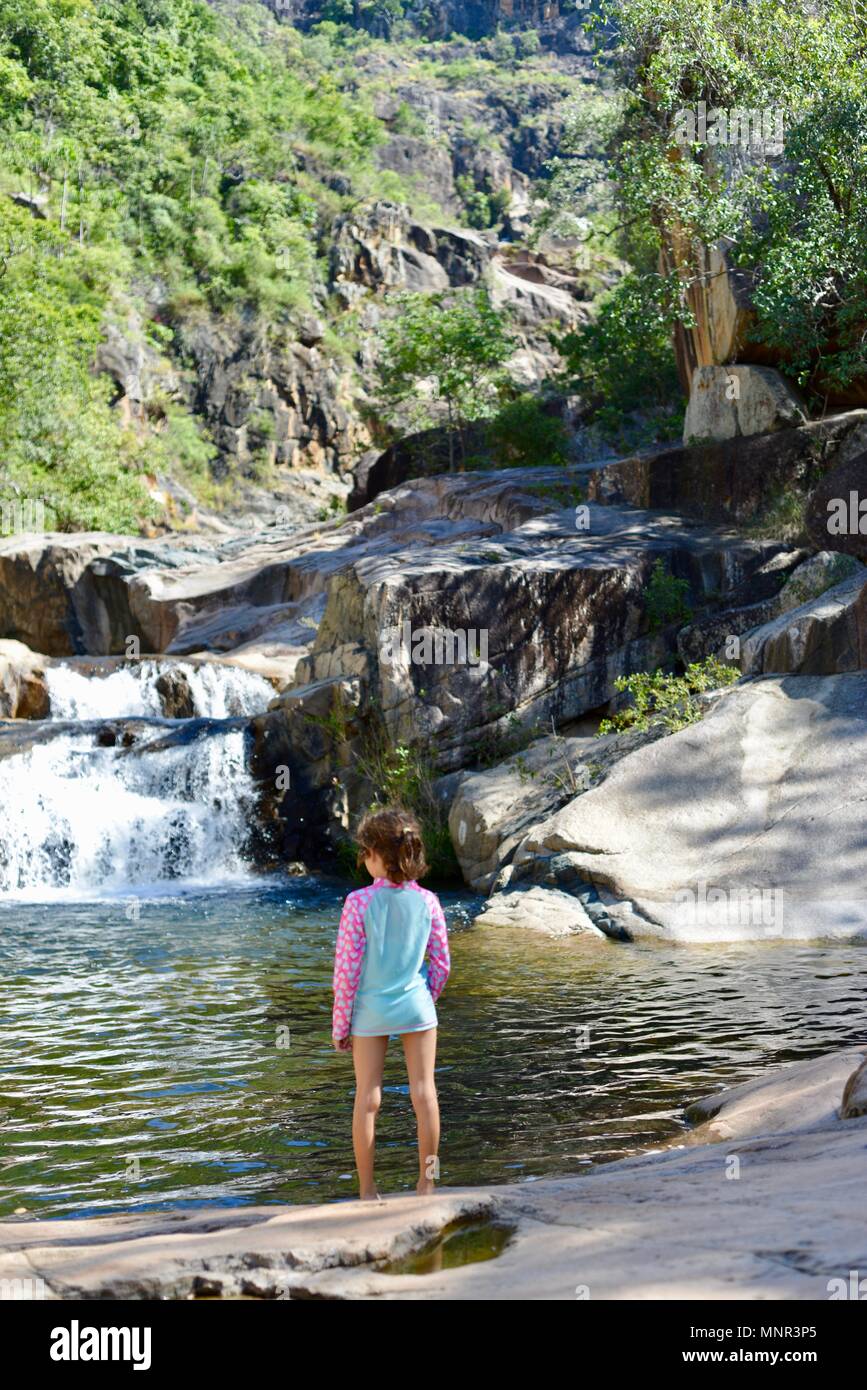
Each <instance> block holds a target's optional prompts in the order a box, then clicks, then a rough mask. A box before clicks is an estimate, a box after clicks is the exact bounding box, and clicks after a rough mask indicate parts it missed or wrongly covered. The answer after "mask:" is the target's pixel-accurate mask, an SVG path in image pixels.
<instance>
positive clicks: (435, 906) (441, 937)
mask: <svg viewBox="0 0 867 1390" xmlns="http://www.w3.org/2000/svg"><path fill="white" fill-rule="evenodd" d="M427 959H428V970H427V981H428V984H429V986H430V992H431V994H432V995H433V997H434V1000H437V999H439V997H440V995H441V994H442V992H443V990H444V989H445V984H446V980H447V979H448V978H449V971H450V970H451V967H452V963H451V957H450V955H449V938H448V932H447V931H446V919H445V917H444V916H443V910H442V908H441V907H440V900H439V898H437V897H436V896H435V895H434V894H433V893H431V922H430V937H429V938H428V943H427Z"/></svg>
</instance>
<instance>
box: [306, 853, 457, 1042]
mask: <svg viewBox="0 0 867 1390" xmlns="http://www.w3.org/2000/svg"><path fill="white" fill-rule="evenodd" d="M425 955H427V958H428V959H427V962H425ZM450 968H451V961H450V958H449V941H448V936H447V934H446V919H445V917H444V916H443V910H442V908H441V907H440V902H439V898H438V897H437V896H436V894H435V893H431V892H429V891H428V889H427V888H421V887H420V886H419V885H418V884H417V883H416V882H415V880H414V879H411V880H409V881H408V882H407V883H400V884H395V883H391V882H389V880H388V879H387V878H377V879H374V881H373V883H372V884H371V885H370V887H369V888H358V889H357V890H356V891H355V892H354V893H350V894H349V895H348V897H347V899H346V902H345V903H344V904H343V912H342V914H341V917H340V926H339V927H338V930H337V946H336V948H335V952H334V980H333V986H334V1010H333V1013H332V1022H331V1032H332V1034H333V1036H334V1037H335V1038H346V1037H348V1036H349V1034H350V1033H355V1034H356V1035H357V1036H358V1037H365V1038H369V1037H383V1036H390V1035H391V1034H392V1033H421V1032H423V1031H424V1030H425V1029H427V1028H436V1026H437V1011H436V1009H435V1008H434V1001H435V1000H436V999H438V998H439V996H440V994H441V993H442V991H443V987H444V986H445V982H446V980H447V979H448V977H449V969H450Z"/></svg>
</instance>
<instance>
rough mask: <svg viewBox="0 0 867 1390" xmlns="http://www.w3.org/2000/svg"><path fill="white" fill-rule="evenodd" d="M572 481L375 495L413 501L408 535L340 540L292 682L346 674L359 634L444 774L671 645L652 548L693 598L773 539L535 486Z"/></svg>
mask: <svg viewBox="0 0 867 1390" xmlns="http://www.w3.org/2000/svg"><path fill="white" fill-rule="evenodd" d="M548 477H550V478H551V481H550V482H548V481H547V478H548ZM567 479H568V475H564V472H563V470H560V471H559V472H555V471H553V470H526V471H524V470H508V471H504V472H501V473H488V474H482V475H476V476H473V475H456V476H453V477H438V478H430V479H421V480H416V481H415V482H413V483H412V484H407V485H405V486H404V487H402V488H398V489H397V490H396V491H395V492H393V493H391V494H388V502H387V503H386V502H385V499H381V500H382V501H383V503H384V505H388V506H389V510H390V511H392V512H394V511H397V510H398V509H399V508H405V507H407V505H408V504H410V503H413V504H414V507H415V515H416V517H417V518H418V520H417V521H416V523H415V525H414V526H412V525H410V524H408V522H409V518H408V517H407V518H406V520H405V521H404V523H403V524H404V531H403V536H402V538H401V539H402V540H403V545H399V546H395V545H394V544H392V546H391V547H390V548H389V549H388V550H387V551H380V550H377V551H376V552H373V551H371V552H369V553H367V554H365V555H362V556H360V557H359V558H358V559H353V558H352V556H351V553H350V552H349V551H348V549H347V550H346V551H344V555H345V557H346V559H347V560H348V561H349V563H348V564H347V565H346V568H344V569H343V570H341V571H340V572H339V573H336V574H335V575H334V576H333V578H332V579H331V582H330V584H329V587H328V596H327V602H326V608H325V614H324V616H323V619H322V622H321V623H320V625H319V628H318V630H317V634H316V638H315V641H314V644H313V647H312V650H311V653H310V655H309V657H305V658H304V659H303V660H302V661H301V662H300V663H299V666H298V671H297V676H296V679H297V681H298V683H299V684H300V683H308V682H311V681H316V680H319V679H322V678H324V677H326V676H336V675H340V674H346V673H347V672H346V669H345V666H344V662H345V660H346V659H350V658H351V659H352V660H353V661H354V660H355V659H356V657H355V653H356V652H357V648H358V646H359V644H360V645H361V647H362V648H363V649H364V651H365V652H367V653H368V655H369V657H370V658H371V662H372V670H371V679H372V681H373V684H374V687H375V691H376V699H377V707H378V710H379V712H380V716H381V718H382V721H383V724H384V726H385V730H386V733H387V737H388V740H389V742H390V743H391V744H393V745H398V744H403V743H410V744H412V743H415V744H420V745H422V746H426V747H429V748H430V749H431V750H433V751H434V753H435V757H436V759H437V763H438V766H439V768H440V770H441V771H448V770H451V769H454V768H457V767H462V766H466V765H467V763H470V762H476V761H477V760H478V759H479V757H480V755H485V754H488V755H491V754H494V755H496V752H497V749H498V746H501V745H502V742H503V740H504V739H505V738H508V737H514V735H515V733H516V732H517V730H516V727H515V726H516V724H517V725H518V726H519V727H520V729H521V730H523V732H524V734H525V735H526V734H527V733H528V732H531V731H533V730H535V731H541V730H542V729H544V728H546V727H550V723H551V720H552V719H554V721H555V723H556V724H557V725H558V726H559V725H562V724H564V723H566V722H567V721H569V720H572V719H577V718H579V717H580V716H581V715H583V714H585V713H586V712H587V711H589V710H592V709H595V708H596V707H598V706H600V705H603V704H605V703H607V702H608V701H609V700H610V699H611V698H612V696H613V695H614V693H615V689H614V681H615V679H616V678H617V677H618V676H620V675H623V674H625V673H627V672H631V671H636V670H652V669H655V668H656V667H657V666H658V665H660V664H661V663H662V662H664V661H665V660H666V659H667V658H668V656H669V655H670V654H671V653H672V652H673V650H674V643H675V638H676V628H677V624H674V625H673V626H672V627H671V628H670V629H665V630H660V631H653V630H652V628H651V624H650V620H649V615H648V607H647V592H648V586H649V584H650V582H651V576H652V574H653V571H654V567H655V565H656V564H657V562H658V561H660V560H661V561H663V563H664V564H666V565H667V567H668V568H669V569H670V570H671V571H672V572H673V573H674V574H675V575H677V576H679V577H681V578H682V579H684V580H685V581H686V582H687V584H688V585H689V586H690V588H691V589H692V591H693V592H694V593H695V594H697V595H699V594H702V593H705V592H710V591H713V592H716V593H725V592H727V591H728V590H729V589H730V588H732V587H733V586H735V585H737V584H738V583H740V582H741V581H742V580H743V579H744V578H745V577H746V576H747V575H748V574H749V573H751V572H752V570H753V569H756V568H758V567H759V566H760V565H762V564H763V563H764V562H765V561H767V560H768V559H769V558H770V557H771V556H772V555H773V554H775V553H776V552H777V551H778V550H779V549H780V548H781V547H780V546H779V545H778V544H777V543H775V542H755V541H749V540H745V539H743V538H741V537H738V536H736V535H733V534H732V533H730V532H717V531H715V530H713V529H710V528H703V527H698V526H695V525H691V524H685V525H684V524H682V523H681V522H679V521H678V520H677V519H676V518H673V517H670V516H655V515H648V514H647V513H644V512H639V511H635V510H633V509H629V508H620V507H615V506H605V507H601V506H597V505H595V504H592V503H591V504H589V505H588V506H587V507H586V508H585V507H584V504H583V503H580V504H579V511H580V515H579V514H578V512H576V508H575V506H572V505H567V506H559V507H558V506H556V505H554V506H552V504H551V502H550V501H549V500H547V498H546V497H545V495H544V494H545V493H546V492H549V491H550V492H553V493H555V494H556V493H557V490H558V489H560V490H561V491H562V490H564V489H566V490H568V486H569V484H568V481H567ZM534 489H539V492H537V493H536V494H535V495H534V491H533V490H534ZM540 493H541V495H540ZM579 496H580V494H579ZM564 500H565V499H564ZM423 503H424V504H426V508H425V510H426V511H427V512H428V518H429V519H424V520H423V519H422V516H421V515H419V513H420V509H421V504H423ZM367 510H368V509H365V511H367ZM431 513H433V515H431ZM356 515H357V516H358V517H359V518H363V517H364V516H365V512H360V513H357V514H356ZM446 518H449V520H448V522H447V524H446V527H445V529H444V527H443V522H444V520H445V519H446ZM482 521H485V522H489V523H493V524H492V525H491V529H490V530H489V531H488V535H489V536H491V539H490V540H488V539H483V536H484V531H483V530H482V528H481V527H480V526H479V524H478V523H479V522H482ZM461 522H462V523H463V526H464V529H463V531H461V528H460V523H461ZM434 546H435V547H436V550H437V559H436V563H434V562H433V561H432V557H431V550H432V548H433V547H434ZM543 614H544V633H543V631H542V629H541V627H540V623H541V621H542V619H541V615H543ZM446 638H447V639H448V647H447V649H443V650H442V652H441V654H440V655H438V654H437V649H436V647H435V645H434V644H435V642H436V641H437V640H443V639H446ZM461 642H463V643H464V644H465V646H466V654H463V655H461V654H460V644H461ZM456 652H457V653H459V654H458V655H457V656H456V655H454V653H456ZM449 653H451V654H452V655H450V654H449ZM353 673H354V672H353Z"/></svg>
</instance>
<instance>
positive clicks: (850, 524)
mask: <svg viewBox="0 0 867 1390" xmlns="http://www.w3.org/2000/svg"><path fill="white" fill-rule="evenodd" d="M806 526H807V532H808V535H809V537H810V539H811V540H812V542H813V544H814V545H817V546H819V547H820V548H821V549H825V550H838V551H844V552H845V553H846V554H849V555H857V556H858V557H859V558H860V559H862V560H864V559H867V452H864V453H860V454H857V455H856V456H855V457H854V458H847V459H842V460H841V461H840V462H839V463H837V464H836V465H835V466H834V467H833V468H831V469H830V470H829V471H828V472H827V473H826V474H825V476H824V478H822V480H821V482H820V483H819V484H818V486H817V487H816V488H815V490H814V492H813V493H812V495H811V497H810V501H809V503H808V506H807V515H806Z"/></svg>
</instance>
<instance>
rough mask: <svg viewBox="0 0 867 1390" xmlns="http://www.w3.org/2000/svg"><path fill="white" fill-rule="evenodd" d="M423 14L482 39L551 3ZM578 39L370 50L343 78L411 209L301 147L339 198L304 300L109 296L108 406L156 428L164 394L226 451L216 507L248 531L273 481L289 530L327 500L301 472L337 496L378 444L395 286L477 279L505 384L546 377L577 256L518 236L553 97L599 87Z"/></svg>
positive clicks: (541, 171)
mask: <svg viewBox="0 0 867 1390" xmlns="http://www.w3.org/2000/svg"><path fill="white" fill-rule="evenodd" d="M270 8H271V9H273V10H274V11H275V13H277V14H278V15H279V16H281V17H282V18H283V19H285V20H288V21H290V22H293V23H296V24H299V25H300V26H301V27H304V26H305V25H306V26H308V27H309V25H310V24H313V23H315V22H316V21H317V20H318V19H319V17H320V9H321V7H319V6H317V5H308V4H305V3H288V2H287V3H284V0H276V3H275V4H272V5H271V6H270ZM426 9H427V10H429V11H430V14H431V16H432V23H433V37H436V35H437V34H438V33H439V32H440V30H442V31H443V33H445V34H446V35H449V34H451V33H452V31H453V30H454V31H456V32H458V33H472V34H476V35H484V34H489V33H493V32H495V31H496V29H497V26H498V24H499V23H501V22H509V23H511V22H512V21H514V24H515V25H517V26H518V27H520V26H521V25H524V26H525V27H526V26H530V25H536V24H540V23H543V21H544V23H545V24H549V23H554V22H555V21H556V20H557V18H558V6H557V5H556V4H550V3H544V4H543V3H535V0H534V3H523V0H513V3H500V2H499V0H496V3H495V2H494V0H492V2H491V3H487V0H482V2H481V3H478V4H476V5H474V6H470V7H469V8H468V7H465V6H455V5H449V4H441V5H434V6H432V7H426ZM580 33H581V31H580V30H576V38H575V42H574V44H572V45H571V46H568V47H567V50H566V51H564V52H558V51H555V49H554V48H551V49H549V50H548V51H546V52H545V53H544V55H543V57H542V58H541V59H539V60H538V62H535V64H534V65H533V66H531V67H527V66H526V64H520V63H517V61H516V60H515V59H514V58H513V59H512V60H506V59H504V60H503V61H502V63H501V62H500V61H499V60H498V59H497V58H496V54H495V52H494V50H493V49H492V48H491V46H490V44H489V43H487V41H485V42H483V43H470V42H467V41H466V39H464V40H462V41H460V42H457V41H455V42H451V41H449V42H434V43H431V44H428V45H425V46H424V51H423V53H419V52H418V51H417V49H418V45H416V46H415V48H413V46H412V45H401V43H399V42H394V43H389V44H374V45H369V46H368V47H361V48H360V49H359V50H358V51H357V53H354V55H353V76H352V78H351V80H352V82H353V83H354V85H355V87H356V88H357V90H358V91H359V92H363V93H367V94H368V95H369V99H370V105H371V109H372V111H373V113H374V115H375V117H376V118H377V119H378V121H379V122H380V139H379V143H378V145H377V147H376V152H375V160H376V162H377V163H378V165H379V167H380V169H381V170H382V172H383V175H391V174H398V175H400V177H401V179H402V180H403V185H402V186H403V188H404V189H405V190H406V191H407V196H408V197H409V196H410V195H411V199H412V201H413V206H414V207H415V208H416V211H415V212H413V211H411V210H410V207H409V206H408V205H407V204H405V203H400V202H396V201H395V200H394V199H393V198H390V197H385V196H382V194H378V193H376V192H373V193H372V192H371V190H370V189H369V188H368V187H366V186H365V187H364V188H358V189H357V188H355V187H354V186H353V183H352V180H351V178H350V177H349V176H348V175H345V174H344V173H342V172H341V171H340V170H335V169H334V168H332V167H330V166H329V165H328V164H327V161H326V160H325V158H324V156H323V154H322V152H321V151H315V150H312V149H308V148H303V149H299V150H298V151H297V153H296V154H295V162H296V165H297V169H298V172H299V175H300V176H302V177H307V178H310V179H311V180H313V181H314V182H315V183H316V185H317V186H319V187H322V188H324V189H327V190H330V193H329V195H328V196H329V198H330V199H331V202H332V203H333V204H334V207H335V208H336V210H333V211H326V210H325V209H324V208H320V211H319V214H318V218H317V223H316V226H315V227H314V228H313V229H312V232H311V235H312V236H313V238H314V240H315V243H316V265H317V273H316V283H315V285H314V287H313V294H312V310H311V311H310V312H301V311H298V312H297V313H291V314H289V315H288V316H286V315H284V316H283V317H282V318H281V319H280V320H279V321H277V322H272V321H268V320H267V319H266V318H263V317H261V316H260V317H251V316H250V315H249V314H246V313H244V312H238V311H233V312H231V313H227V314H225V315H222V316H221V315H218V314H215V313H214V312H212V311H206V310H204V309H202V308H198V309H196V310H195V312H185V311H184V310H183V308H178V306H176V305H174V304H170V303H168V302H167V301H166V300H165V297H164V293H163V287H161V285H160V284H159V283H154V284H152V285H149V286H147V287H145V293H144V308H143V309H132V308H129V309H128V311H127V306H119V308H118V312H116V313H115V315H114V317H113V320H112V322H111V323H108V324H106V329H105V332H106V340H105V343H104V345H103V347H102V349H101V350H100V354H99V359H98V362H97V367H98V368H99V369H100V370H101V371H103V372H105V373H107V374H108V375H109V376H110V377H111V378H112V380H113V381H114V383H115V386H116V392H117V408H118V409H119V410H120V411H121V412H122V413H123V415H124V417H125V419H126V420H127V421H129V422H130V423H133V424H136V425H137V426H139V427H144V426H145V425H146V424H147V423H148V421H151V420H154V421H156V427H157V428H159V421H160V419H161V415H162V409H163V404H162V403H163V402H164V401H165V399H166V398H169V399H171V400H173V401H174V402H176V403H177V404H179V405H181V406H182V407H184V408H185V409H186V410H188V411H189V412H190V413H191V414H192V415H193V416H194V417H195V418H196V420H197V421H199V422H200V423H201V424H202V425H203V426H204V427H205V429H206V432H207V436H208V438H209V440H210V441H212V443H213V445H214V447H215V449H216V451H217V458H216V461H215V463H214V465H213V472H214V475H215V479H216V481H217V482H218V483H223V482H226V481H229V480H232V481H234V482H236V483H237V484H239V487H238V488H236V495H235V499H234V501H233V503H232V514H231V516H229V517H228V518H227V519H228V520H229V521H230V522H231V524H232V525H233V526H240V527H242V528H247V529H255V527H256V525H258V524H259V523H260V521H261V520H262V518H263V516H264V514H265V511H266V510H267V508H266V505H265V499H266V498H268V497H270V496H273V495H274V494H276V495H277V498H278V502H277V506H276V507H275V508H274V509H273V510H274V511H278V512H279V511H280V510H283V511H284V512H290V513H291V515H292V519H293V520H294V521H295V522H296V523H299V524H304V523H305V522H308V521H310V520H312V519H314V518H315V517H316V516H317V515H318V514H319V512H320V511H321V510H322V508H323V505H324V506H325V507H326V508H327V506H328V505H329V503H330V493H329V495H327V496H325V497H324V498H323V497H322V496H321V495H320V494H321V489H320V488H318V487H317V486H316V484H315V481H312V480H311V479H310V478H308V477H307V476H305V474H304V471H303V470H312V471H313V472H314V473H318V474H319V475H320V476H330V477H333V478H335V479H336V480H338V486H337V488H336V489H334V492H335V496H338V495H345V492H346V490H347V488H348V485H349V479H350V474H351V472H352V470H353V469H354V468H355V466H356V465H357V464H358V462H359V460H360V459H361V458H363V456H364V454H365V451H366V450H367V449H369V448H370V446H371V438H370V433H369V420H370V407H371V401H372V398H373V397H374V396H375V393H376V389H377V374H376V360H375V357H376V354H375V347H374V341H375V334H376V331H377V328H378V327H379V326H380V324H381V322H382V320H383V317H384V316H386V315H388V314H389V313H391V312H392V310H391V308H390V307H389V302H388V300H389V295H390V294H393V293H394V292H398V291H401V290H407V291H419V292H431V291H439V290H444V289H448V288H450V287H452V288H455V289H459V288H466V287H471V286H473V285H476V284H478V283H480V282H481V281H482V280H485V282H486V283H488V284H489V285H490V287H491V291H492V295H493V298H494V300H495V302H496V303H497V304H498V305H499V306H503V305H506V306H508V307H509V308H511V309H513V310H514V320H515V329H516V331H517V334H518V337H519V341H520V347H519V350H518V352H517V353H516V354H515V357H514V359H513V362H512V363H511V365H510V370H511V372H512V374H513V376H514V378H515V380H516V381H517V382H519V383H520V384H521V385H523V386H525V387H537V386H538V385H539V384H540V383H541V382H542V381H544V380H545V379H546V378H547V377H548V376H550V374H551V372H552V371H553V370H554V369H555V367H556V366H557V365H558V363H559V358H558V357H557V354H556V353H555V352H554V350H553V349H552V346H551V342H550V338H549V333H550V330H551V329H553V328H557V327H558V326H560V327H563V328H568V327H570V326H574V325H575V324H576V323H577V322H578V321H580V320H581V319H583V318H586V316H587V313H588V299H589V296H590V293H591V291H590V289H589V288H588V286H587V285H586V284H585V283H582V281H581V280H580V278H579V277H577V276H576V275H575V274H573V273H571V271H570V269H569V267H568V265H567V266H565V267H558V266H555V265H553V264H549V263H548V260H546V257H545V256H544V255H538V254H536V255H534V254H532V253H530V252H527V251H522V250H521V245H522V239H523V238H525V237H526V236H527V234H528V233H529V231H530V226H531V212H532V207H533V201H534V198H535V197H536V192H535V189H534V182H535V181H536V180H539V179H543V178H544V177H545V176H546V167H545V166H546V163H547V161H548V160H550V159H551V158H552V156H553V155H554V154H555V153H556V150H557V147H558V142H559V139H560V134H561V131H562V128H563V108H564V105H565V103H566V101H567V100H568V99H569V98H570V97H571V96H574V93H575V92H576V90H578V89H579V88H581V86H582V85H583V84H585V83H588V84H589V83H590V82H592V81H593V68H592V63H591V61H590V49H589V43H588V41H587V40H586V38H583V37H580ZM480 59H481V60H483V61H479V60H480ZM468 62H469V63H470V64H472V65H474V75H473V79H472V81H471V82H469V81H467V80H461V81H455V80H453V77H452V69H453V68H454V67H455V65H456V64H464V65H466V64H467V63H468ZM475 69H478V71H477V72H476V71H475ZM339 200H342V204H343V209H344V210H341V208H340V206H339ZM327 201H328V200H327V199H326V202H327ZM347 205H348V206H349V211H346V210H345V209H346V207H347ZM470 224H472V225H470ZM146 316H150V317H152V318H154V319H156V320H157V321H158V322H160V323H161V324H163V325H165V326H168V327H169V328H170V329H171V330H172V335H173V336H172V340H171V343H170V346H169V347H168V348H167V349H166V355H165V356H163V357H161V356H160V355H159V354H158V353H157V352H155V351H154V348H153V346H152V344H151V343H150V341H149V339H148V334H147V333H146V331H145V324H144V318H145V317H146ZM155 487H156V488H157V489H162V491H163V492H165V493H167V494H168V495H170V496H172V497H174V498H175V499H176V500H177V502H178V503H179V505H180V506H181V507H183V508H186V507H189V506H190V505H191V498H190V497H189V496H188V495H186V494H185V492H184V489H183V487H181V486H180V485H179V484H178V483H177V481H176V480H174V479H172V478H171V477H168V478H161V479H158V480H156V483H155ZM239 495H240V500H239ZM198 516H199V519H200V520H202V519H203V518H204V519H206V510H205V509H204V508H202V507H199V508H198Z"/></svg>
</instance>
